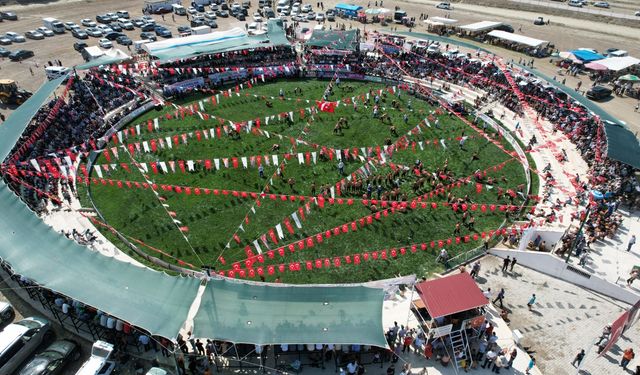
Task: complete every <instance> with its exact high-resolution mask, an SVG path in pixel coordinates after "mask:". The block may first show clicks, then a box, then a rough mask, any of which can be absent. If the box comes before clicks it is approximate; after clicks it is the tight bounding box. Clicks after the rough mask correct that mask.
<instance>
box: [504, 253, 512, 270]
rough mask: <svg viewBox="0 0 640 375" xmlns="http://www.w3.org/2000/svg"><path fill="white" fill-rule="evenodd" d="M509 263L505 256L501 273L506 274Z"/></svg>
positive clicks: (509, 260)
mask: <svg viewBox="0 0 640 375" xmlns="http://www.w3.org/2000/svg"><path fill="white" fill-rule="evenodd" d="M510 262H511V259H509V256H508V255H507V257H506V258H504V260H503V261H502V272H507V268H509V263H510Z"/></svg>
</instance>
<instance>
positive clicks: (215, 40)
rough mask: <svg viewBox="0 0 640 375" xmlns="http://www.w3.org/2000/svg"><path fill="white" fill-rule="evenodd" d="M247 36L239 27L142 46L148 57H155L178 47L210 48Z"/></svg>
mask: <svg viewBox="0 0 640 375" xmlns="http://www.w3.org/2000/svg"><path fill="white" fill-rule="evenodd" d="M246 36H247V33H246V32H245V31H244V30H242V29H241V28H239V27H235V28H233V29H230V30H226V31H214V32H212V33H207V34H200V35H190V36H186V37H184V38H171V39H164V40H159V41H157V42H153V43H146V44H144V45H143V46H142V48H143V49H145V50H146V51H147V53H149V54H150V55H155V54H156V53H158V52H164V51H167V50H172V49H176V48H180V47H202V46H212V45H215V44H219V43H223V42H227V43H228V42H230V41H233V40H234V39H242V38H245V37H246Z"/></svg>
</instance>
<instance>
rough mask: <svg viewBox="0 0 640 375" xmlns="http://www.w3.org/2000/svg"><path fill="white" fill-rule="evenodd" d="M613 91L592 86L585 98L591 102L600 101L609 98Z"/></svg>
mask: <svg viewBox="0 0 640 375" xmlns="http://www.w3.org/2000/svg"><path fill="white" fill-rule="evenodd" d="M611 93H613V90H611V89H610V88H608V87H604V86H593V87H592V88H590V89H589V91H587V98H589V99H591V100H602V99H606V98H608V97H610V96H611Z"/></svg>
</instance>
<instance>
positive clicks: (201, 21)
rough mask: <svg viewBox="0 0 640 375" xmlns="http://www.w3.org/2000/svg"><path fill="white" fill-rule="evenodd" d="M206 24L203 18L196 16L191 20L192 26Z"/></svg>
mask: <svg viewBox="0 0 640 375" xmlns="http://www.w3.org/2000/svg"><path fill="white" fill-rule="evenodd" d="M198 26H204V20H203V19H202V18H196V19H192V20H191V27H198Z"/></svg>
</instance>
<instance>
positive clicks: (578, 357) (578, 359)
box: [571, 349, 585, 367]
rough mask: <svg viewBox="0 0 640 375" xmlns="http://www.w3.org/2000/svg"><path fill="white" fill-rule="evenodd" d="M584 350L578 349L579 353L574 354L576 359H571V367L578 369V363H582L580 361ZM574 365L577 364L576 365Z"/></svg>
mask: <svg viewBox="0 0 640 375" xmlns="http://www.w3.org/2000/svg"><path fill="white" fill-rule="evenodd" d="M584 354H585V353H584V349H580V353H578V354H576V357H575V358H574V359H573V362H571V365H572V366H573V367H580V363H581V362H582V359H583V358H584ZM576 363H578V364H577V365H576Z"/></svg>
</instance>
